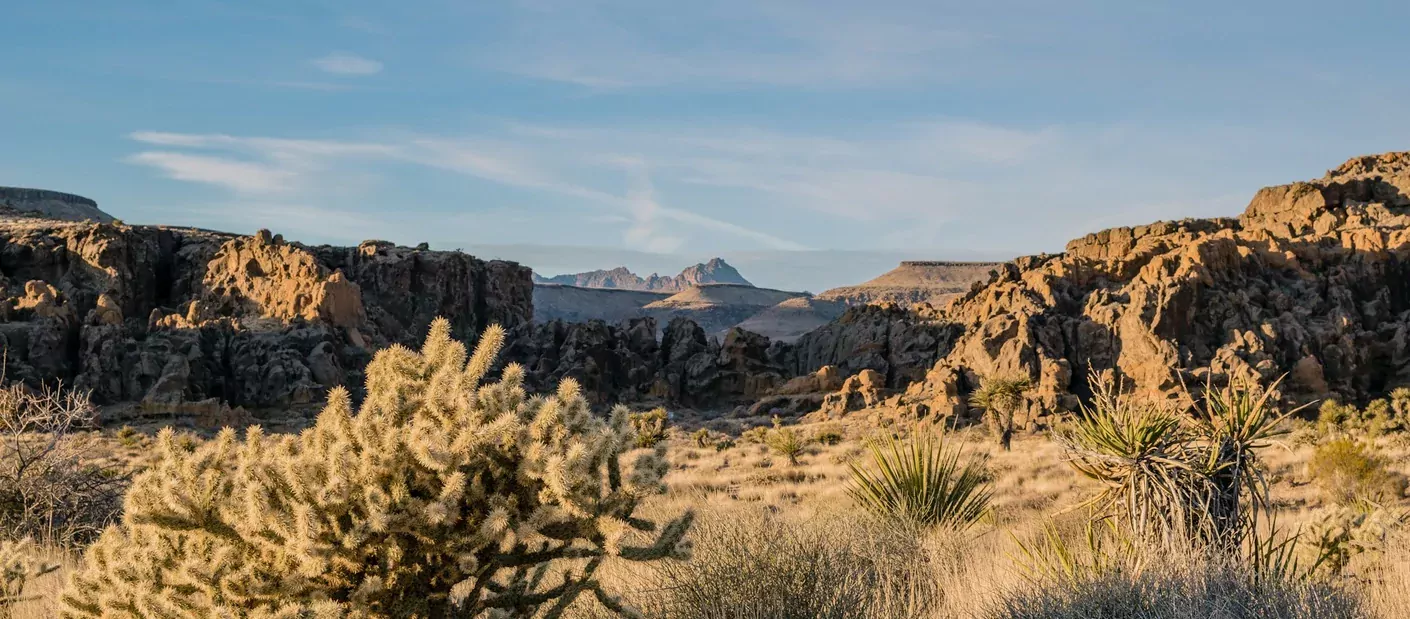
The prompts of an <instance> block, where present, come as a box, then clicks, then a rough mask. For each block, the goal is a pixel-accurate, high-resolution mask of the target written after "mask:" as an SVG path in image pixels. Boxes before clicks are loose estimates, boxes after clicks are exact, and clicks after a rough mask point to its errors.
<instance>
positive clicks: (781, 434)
mask: <svg viewBox="0 0 1410 619" xmlns="http://www.w3.org/2000/svg"><path fill="white" fill-rule="evenodd" d="M764 444H765V445H768V446H769V449H771V450H773V452H774V453H776V454H778V455H780V456H783V457H785V458H788V463H789V464H792V465H795V466H796V465H797V464H798V456H801V455H803V448H804V446H805V444H804V441H803V437H802V436H800V435H799V434H798V431H797V430H794V429H793V428H790V427H788V426H785V425H783V421H782V420H780V419H779V418H778V417H774V427H773V429H771V430H769V431H768V433H767V434H765V435H764Z"/></svg>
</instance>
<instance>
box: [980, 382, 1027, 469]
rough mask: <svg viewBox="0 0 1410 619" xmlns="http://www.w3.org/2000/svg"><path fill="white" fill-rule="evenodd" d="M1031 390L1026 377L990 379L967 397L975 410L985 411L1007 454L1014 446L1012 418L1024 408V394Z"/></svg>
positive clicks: (985, 415) (990, 425) (986, 417)
mask: <svg viewBox="0 0 1410 619" xmlns="http://www.w3.org/2000/svg"><path fill="white" fill-rule="evenodd" d="M1032 387H1033V383H1032V381H1030V380H1029V379H1028V377H1027V376H989V377H986V378H984V379H983V380H982V381H980V383H979V388H978V389H976V390H974V393H973V394H971V395H970V396H969V402H970V404H971V405H973V406H974V407H975V408H978V409H979V410H982V411H984V417H985V419H987V420H988V422H989V427H990V428H991V429H993V430H994V433H995V434H997V435H999V444H1000V445H1003V447H1004V451H1008V450H1009V447H1010V446H1011V445H1012V444H1013V416H1014V413H1016V412H1018V407H1020V406H1023V394H1024V393H1026V392H1027V391H1028V390H1029V389H1031V388H1032Z"/></svg>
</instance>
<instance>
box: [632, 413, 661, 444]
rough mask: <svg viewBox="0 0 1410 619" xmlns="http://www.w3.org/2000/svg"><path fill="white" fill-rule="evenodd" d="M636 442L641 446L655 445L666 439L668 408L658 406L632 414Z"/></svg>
mask: <svg viewBox="0 0 1410 619" xmlns="http://www.w3.org/2000/svg"><path fill="white" fill-rule="evenodd" d="M630 419H631V424H632V434H633V436H634V444H635V445H636V446H637V447H639V448H650V447H655V446H656V445H657V444H658V443H660V442H661V441H664V440H666V409H664V408H657V409H652V410H649V411H646V412H644V413H632V414H631V416H630Z"/></svg>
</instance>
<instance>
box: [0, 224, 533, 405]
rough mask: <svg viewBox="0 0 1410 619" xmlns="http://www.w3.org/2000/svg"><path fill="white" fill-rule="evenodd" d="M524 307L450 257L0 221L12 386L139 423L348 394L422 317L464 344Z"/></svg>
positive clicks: (172, 231)
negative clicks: (55, 389) (131, 416)
mask: <svg viewBox="0 0 1410 619" xmlns="http://www.w3.org/2000/svg"><path fill="white" fill-rule="evenodd" d="M531 295H532V284H531V283H530V274H529V270H528V269H527V268H524V267H520V266H519V265H516V264H513V263H507V262H484V261H481V260H478V259H476V258H474V257H472V256H468V255H465V254H461V253H457V252H433V251H428V250H420V249H410V248H404V247H394V246H392V245H391V244H389V243H378V242H370V243H364V244H363V245H362V246H359V247H357V248H337V247H309V246H304V245H299V244H296V243H286V242H285V241H284V240H283V239H282V238H281V237H279V236H277V235H273V234H270V233H269V232H267V231H261V232H260V233H259V234H257V235H255V236H250V237H242V236H236V235H230V234H222V233H217V232H209V231H203V230H193V229H183V228H165V227H148V226H136V227H133V226H125V225H114V224H107V223H86V222H85V223H73V222H63V221H55V220H46V219H36V218H32V217H10V218H4V219H0V296H3V299H4V300H3V302H0V339H3V346H4V349H5V356H6V370H7V372H8V378H11V379H18V380H24V381H27V382H31V383H40V382H52V381H65V382H68V383H69V384H72V385H74V386H76V387H78V388H82V389H87V390H90V391H91V392H92V394H93V398H94V399H95V400H96V401H97V402H99V403H103V404H113V403H128V404H137V405H139V406H140V407H141V408H142V409H144V410H148V411H173V410H184V409H193V410H217V409H219V408H220V407H222V406H223V407H227V408H228V407H231V406H233V407H249V408H271V407H274V408H287V407H296V406H298V405H301V404H307V403H314V402H317V401H319V400H321V399H322V397H323V396H324V394H325V393H326V392H327V390H328V389H329V388H331V387H334V386H338V385H344V386H348V387H349V388H352V389H353V390H354V391H357V390H358V389H359V388H360V385H361V384H362V378H361V375H360V373H361V368H362V367H363V366H364V365H365V364H366V363H367V361H368V360H369V359H370V358H371V355H372V353H373V352H375V351H376V350H377V349H378V348H381V347H383V346H387V345H390V344H394V343H414V342H415V341H416V340H418V339H420V338H421V337H423V336H424V334H425V332H426V328H427V326H428V325H429V324H430V321H431V320H432V319H433V318H434V317H436V316H446V317H448V318H450V319H451V321H452V324H453V325H454V328H455V329H456V331H457V332H458V335H460V336H461V337H463V338H466V339H472V338H473V337H474V336H475V335H477V334H478V333H479V332H480V331H481V330H482V329H483V328H484V327H485V326H486V325H488V324H490V323H500V324H504V325H506V326H508V327H511V328H517V327H520V326H523V325H526V324H527V323H528V322H529V319H530V316H531V315H532V298H531ZM211 401H214V402H215V403H216V404H218V406H217V405H213V404H210V402H211ZM198 405H199V406H198Z"/></svg>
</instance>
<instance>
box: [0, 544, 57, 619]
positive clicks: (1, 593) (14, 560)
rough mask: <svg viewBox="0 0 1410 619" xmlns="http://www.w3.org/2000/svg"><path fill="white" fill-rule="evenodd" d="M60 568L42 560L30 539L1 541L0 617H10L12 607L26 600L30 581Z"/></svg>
mask: <svg viewBox="0 0 1410 619" xmlns="http://www.w3.org/2000/svg"><path fill="white" fill-rule="evenodd" d="M57 569H59V566H58V565H54V564H50V563H45V562H43V561H40V560H39V559H38V558H37V557H36V556H35V552H34V544H33V543H31V542H30V541H29V540H28V539H22V540H20V541H18V542H9V541H0V618H3V617H9V616H10V610H11V608H12V607H13V606H14V605H15V604H17V603H19V602H22V601H24V600H25V599H26V598H24V597H23V596H24V587H25V585H26V584H28V583H29V582H30V581H32V580H34V579H35V578H38V577H40V576H43V575H45V574H48V573H49V572H52V571H54V570H57Z"/></svg>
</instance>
